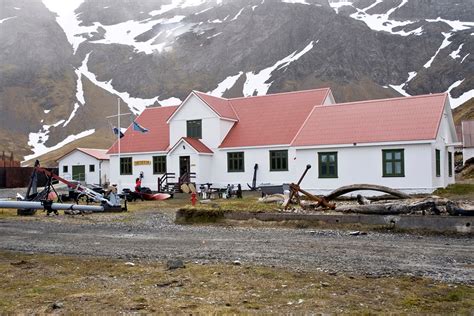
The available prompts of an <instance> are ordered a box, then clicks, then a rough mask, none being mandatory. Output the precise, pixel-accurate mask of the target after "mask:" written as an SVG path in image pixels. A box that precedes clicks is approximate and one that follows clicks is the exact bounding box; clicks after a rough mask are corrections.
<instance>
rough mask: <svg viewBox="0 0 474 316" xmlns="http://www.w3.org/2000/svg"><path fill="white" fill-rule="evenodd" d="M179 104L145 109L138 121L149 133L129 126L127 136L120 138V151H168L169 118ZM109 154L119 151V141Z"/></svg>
mask: <svg viewBox="0 0 474 316" xmlns="http://www.w3.org/2000/svg"><path fill="white" fill-rule="evenodd" d="M177 108H178V107H177V106H164V107H153V108H147V109H145V110H144V111H143V112H142V114H140V116H139V117H138V118H137V119H136V122H137V123H138V124H140V125H141V126H143V127H145V128H147V129H148V132H147V133H142V132H139V131H134V130H133V126H129V127H128V129H127V131H126V132H125V136H124V137H122V138H121V139H120V152H122V153H137V152H157V151H167V150H168V147H169V138H170V136H169V134H170V133H169V126H168V124H167V123H166V121H167V120H168V118H169V117H170V116H171V115H172V114H173V112H174V111H175V110H176V109H177ZM107 153H108V154H116V153H118V142H117V141H116V142H115V143H114V144H113V145H112V147H110V149H109V151H108V152H107Z"/></svg>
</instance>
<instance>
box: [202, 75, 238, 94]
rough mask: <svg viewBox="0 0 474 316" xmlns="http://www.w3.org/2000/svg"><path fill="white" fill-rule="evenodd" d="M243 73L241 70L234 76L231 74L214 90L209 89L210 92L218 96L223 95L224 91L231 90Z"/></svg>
mask: <svg viewBox="0 0 474 316" xmlns="http://www.w3.org/2000/svg"><path fill="white" fill-rule="evenodd" d="M242 74H243V72H242V71H241V72H239V73H238V74H236V75H234V76H229V77H227V78H225V79H224V80H222V81H221V82H220V83H219V84H218V85H217V88H215V89H214V90H212V91H209V92H208V94H211V95H213V96H216V97H222V95H223V94H224V92H226V91H227V90H229V89H230V88H232V87H233V86H234V84H235V83H236V82H237V80H238V79H239V78H240V77H241V76H242Z"/></svg>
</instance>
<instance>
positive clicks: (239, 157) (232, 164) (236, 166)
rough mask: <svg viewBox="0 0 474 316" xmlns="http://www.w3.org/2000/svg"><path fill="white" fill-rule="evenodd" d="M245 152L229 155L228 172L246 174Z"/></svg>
mask: <svg viewBox="0 0 474 316" xmlns="http://www.w3.org/2000/svg"><path fill="white" fill-rule="evenodd" d="M244 169H245V168H244V152H243V151H241V152H236V153H227V172H244V171H245V170H244Z"/></svg>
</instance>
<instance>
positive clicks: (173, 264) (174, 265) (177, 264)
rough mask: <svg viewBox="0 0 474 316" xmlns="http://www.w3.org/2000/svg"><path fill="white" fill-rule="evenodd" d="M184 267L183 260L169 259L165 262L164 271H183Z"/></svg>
mask: <svg viewBox="0 0 474 316" xmlns="http://www.w3.org/2000/svg"><path fill="white" fill-rule="evenodd" d="M184 268H185V265H184V262H183V260H180V259H171V260H168V261H166V269H168V270H174V269H184Z"/></svg>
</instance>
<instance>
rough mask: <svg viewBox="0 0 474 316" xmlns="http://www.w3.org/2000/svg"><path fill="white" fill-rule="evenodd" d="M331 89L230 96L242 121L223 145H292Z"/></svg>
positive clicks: (224, 146)
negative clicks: (305, 122)
mask: <svg viewBox="0 0 474 316" xmlns="http://www.w3.org/2000/svg"><path fill="white" fill-rule="evenodd" d="M330 91H331V90H330V89H329V88H323V89H314V90H306V91H295V92H286V93H277V94H269V95H265V96H255V97H243V98H234V99H229V102H230V103H231V105H232V107H233V109H234V110H235V112H236V113H237V116H238V118H239V121H238V122H237V123H236V124H235V125H234V126H233V127H232V129H231V130H230V132H229V133H228V134H227V136H226V138H225V139H224V141H223V142H222V144H221V145H220V147H221V148H226V147H244V146H265V145H286V144H290V143H291V141H292V140H293V138H294V137H295V135H296V133H297V132H298V130H299V129H300V127H301V125H302V124H303V122H304V120H305V119H306V118H307V117H308V115H309V113H310V112H311V110H312V109H313V107H314V106H316V105H322V104H323V103H324V101H325V100H326V98H327V97H328V95H329V93H330ZM208 102H209V100H208Z"/></svg>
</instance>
